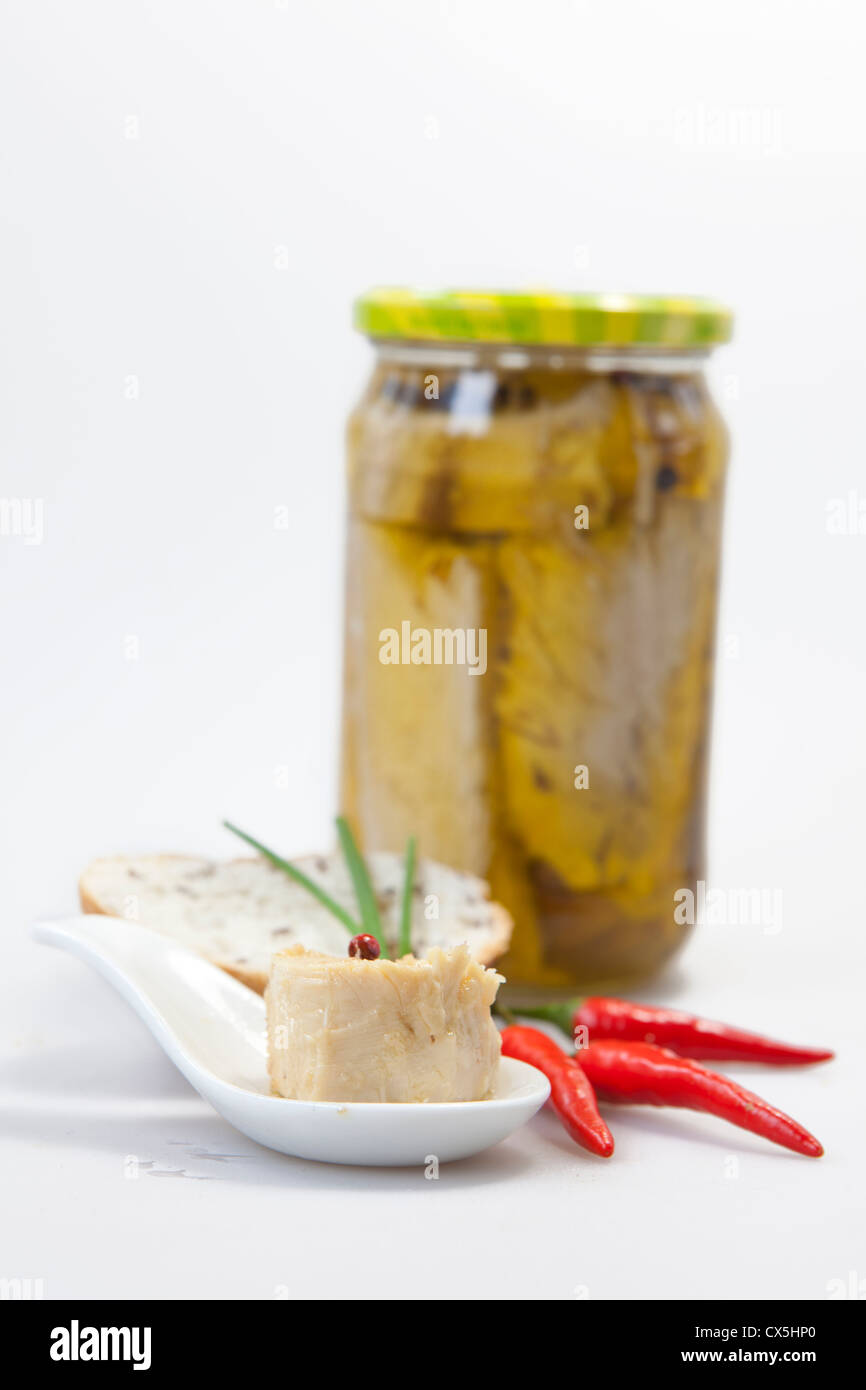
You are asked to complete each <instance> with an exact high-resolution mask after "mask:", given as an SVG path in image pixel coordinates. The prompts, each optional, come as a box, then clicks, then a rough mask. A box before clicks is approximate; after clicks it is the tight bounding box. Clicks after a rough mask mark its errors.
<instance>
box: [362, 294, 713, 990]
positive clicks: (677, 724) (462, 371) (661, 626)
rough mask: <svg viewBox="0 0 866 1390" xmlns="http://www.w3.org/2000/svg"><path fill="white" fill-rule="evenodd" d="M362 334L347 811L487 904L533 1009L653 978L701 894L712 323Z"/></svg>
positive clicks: (602, 312)
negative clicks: (504, 925) (364, 365)
mask: <svg viewBox="0 0 866 1390" xmlns="http://www.w3.org/2000/svg"><path fill="white" fill-rule="evenodd" d="M356 323H357V325H358V326H359V327H360V328H361V329H362V330H363V331H366V332H367V333H368V334H369V335H370V336H371V338H372V339H373V340H374V342H375V346H376V353H377V356H376V363H375V366H374V369H373V374H372V378H371V380H370V383H369V386H368V387H367V390H366V392H365V393H364V396H363V398H362V400H361V402H360V404H359V405H358V407H357V408H356V409H355V411H354V413H353V414H352V416H351V419H350V423H349V432H348V456H349V532H348V583H347V613H346V645H345V690H344V726H343V759H342V803H343V809H344V811H345V812H346V814H348V815H349V816H350V817H351V819H352V821H353V823H354V825H355V827H356V830H357V831H358V833H359V835H360V838H361V841H362V843H363V844H364V845H365V846H366V847H367V848H369V849H391V850H400V849H401V848H402V847H403V846H404V845H405V843H406V839H407V836H408V835H409V834H414V835H416V836H417V837H418V849H419V853H420V854H422V855H424V856H426V857H428V858H431V859H437V860H440V861H442V862H444V863H447V864H450V865H452V866H454V867H455V868H459V869H464V870H468V871H471V872H472V873H475V874H478V875H480V876H481V877H483V878H486V879H487V880H488V882H489V883H490V886H491V891H492V894H493V896H494V898H496V899H497V900H499V901H500V902H502V903H503V904H504V905H505V906H506V907H507V908H508V910H509V911H510V912H511V914H512V916H513V918H514V924H515V926H514V934H513V938H512V944H511V948H510V950H509V952H508V954H507V956H506V957H505V958H504V959H503V961H502V962H501V969H502V971H503V973H504V974H505V975H506V976H507V978H508V981H509V984H510V985H511V986H518V987H519V992H521V993H523V994H524V995H527V994H530V995H531V993H532V991H533V990H538V989H541V990H543V991H544V992H546V993H551V992H555V991H567V990H572V989H573V988H574V986H581V987H587V986H594V987H598V986H602V985H604V986H608V987H610V986H611V985H621V984H623V983H625V982H628V981H630V980H633V979H636V978H640V977H642V976H645V975H647V974H649V973H650V972H652V971H653V970H655V969H656V968H657V967H658V966H660V965H661V963H662V962H663V961H665V960H666V959H667V958H668V957H669V956H670V955H671V954H672V952H674V951H675V950H676V949H677V947H678V946H679V945H680V944H681V942H682V941H683V938H684V936H685V935H686V933H687V931H688V924H687V922H685V921H682V920H680V919H681V918H682V917H684V916H687V915H688V914H686V913H684V912H682V911H681V910H679V911H678V910H677V908H678V904H679V903H681V902H682V901H683V899H682V897H681V896H675V895H678V893H679V890H681V889H684V888H691V890H692V891H693V892H694V891H695V885H696V881H697V880H698V879H699V878H703V877H704V876H705V870H704V825H705V806H706V785H707V749H708V737H709V720H710V705H711V694H712V684H713V649H714V627H715V615H716V595H717V585H718V569H719V551H720V539H721V524H722V497H723V485H724V475H725V468H726V460H727V435H726V431H725V428H724V425H723V423H722V420H721V417H720V415H719V413H718V411H717V409H716V407H715V405H714V404H713V402H712V399H711V397H710V395H709V392H708V389H707V385H706V382H705V380H704V375H703V370H702V369H703V361H704V358H705V357H706V355H707V352H708V350H709V348H710V346H711V345H712V344H713V343H716V342H721V341H725V340H726V339H727V337H728V336H729V334H730V316H729V315H728V314H727V312H726V311H725V310H723V309H722V308H720V307H719V306H715V305H713V304H710V303H708V302H706V301H683V300H650V299H635V298H626V297H622V296H617V297H612V296H580V297H578V296H546V297H544V298H539V297H538V296H530V295H507V294H506V295H483V294H468V293H449V294H443V295H423V294H416V293H412V292H409V291H378V292H374V293H372V294H370V295H368V296H366V297H365V298H363V299H362V300H360V301H359V303H358V305H357V306H356Z"/></svg>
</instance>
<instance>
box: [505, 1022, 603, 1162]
mask: <svg viewBox="0 0 866 1390" xmlns="http://www.w3.org/2000/svg"><path fill="white" fill-rule="evenodd" d="M501 1036H502V1051H503V1053H504V1055H505V1056H506V1057H516V1058H517V1060H518V1062H528V1063H529V1064H530V1066H533V1067H537V1068H538V1070H539V1071H542V1072H544V1075H545V1076H546V1077H547V1079H548V1081H549V1082H550V1103H551V1105H552V1106H553V1108H554V1110H555V1111H556V1113H557V1115H558V1116H559V1118H560V1119H561V1120H562V1123H563V1124H564V1125H565V1128H566V1129H567V1130H568V1132H569V1134H570V1135H571V1137H572V1139H574V1140H576V1141H577V1143H578V1144H581V1145H582V1146H583V1147H584V1148H585V1149H589V1151H590V1153H594V1154H599V1155H600V1157H602V1158H610V1156H611V1154H612V1153H613V1135H612V1134H611V1132H610V1130H609V1129H608V1127H607V1125H606V1124H605V1122H604V1120H603V1119H602V1118H601V1116H600V1115H599V1113H598V1106H597V1105H596V1101H595V1092H594V1091H593V1089H592V1085H591V1084H590V1082H589V1081H588V1080H587V1078H586V1074H585V1073H584V1071H583V1068H582V1067H581V1065H580V1063H579V1062H578V1061H577V1060H576V1058H574V1057H570V1056H569V1055H568V1053H566V1052H563V1050H562V1048H561V1047H560V1046H559V1044H558V1043H555V1042H554V1041H553V1039H552V1038H549V1037H548V1036H547V1034H546V1033H542V1032H541V1031H540V1029H538V1028H523V1027H520V1026H519V1025H516V1024H514V1025H511V1026H510V1027H508V1028H503V1030H502V1035H501Z"/></svg>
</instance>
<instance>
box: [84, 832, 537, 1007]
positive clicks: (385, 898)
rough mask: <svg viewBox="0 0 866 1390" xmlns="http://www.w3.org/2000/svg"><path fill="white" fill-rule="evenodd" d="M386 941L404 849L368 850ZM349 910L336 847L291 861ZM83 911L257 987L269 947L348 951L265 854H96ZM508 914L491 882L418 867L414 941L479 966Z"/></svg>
mask: <svg viewBox="0 0 866 1390" xmlns="http://www.w3.org/2000/svg"><path fill="white" fill-rule="evenodd" d="M365 858H366V863H367V867H368V869H369V872H370V877H371V879H372V882H373V886H374V888H375V890H376V896H377V899H378V902H379V911H380V915H381V918H382V924H383V927H384V931H385V936H386V938H387V941H388V947H389V950H390V952H391V954H392V955H393V954H394V951H395V948H396V944H397V934H398V929H399V919H400V906H401V897H402V893H403V874H404V861H403V856H402V855H400V854H385V853H374V854H368V855H366V856H365ZM294 862H295V863H296V864H297V866H298V868H299V869H302V870H303V872H304V873H305V874H306V875H307V877H308V878H311V879H313V880H314V881H315V882H317V883H320V884H321V886H322V887H323V888H324V889H326V891H327V892H328V893H329V894H330V895H331V897H333V898H335V899H336V900H337V901H338V902H339V903H340V904H341V905H342V906H343V907H345V908H346V909H347V910H348V911H349V912H350V913H352V915H353V916H354V917H355V918H356V919H357V918H358V908H357V903H356V900H355V893H354V889H353V887H352V881H351V878H350V877H349V871H348V869H347V868H346V865H345V863H344V861H343V858H342V856H341V855H340V854H338V853H334V854H330V855H307V856H305V857H304V858H300V859H296V860H295V861H294ZM78 891H79V896H80V898H81V906H82V908H83V909H84V911H85V912H99V913H103V914H104V915H106V916H109V917H125V918H126V919H127V920H129V921H134V922H140V923H141V924H142V926H145V927H152V928H153V929H154V931H158V932H161V933H162V934H163V935H164V936H171V937H173V938H174V939H175V940H176V941H179V942H180V943H181V944H182V945H184V946H188V947H189V948H190V949H191V950H194V951H198V952H199V953H200V954H201V955H203V956H206V957H207V959H208V960H210V961H213V963H214V964H215V965H219V966H221V967H222V969H223V970H227V971H228V972H229V974H230V975H234V976H235V978H236V979H238V980H242V981H243V983H244V984H245V985H249V986H250V988H251V989H254V990H257V991H258V992H259V994H262V993H263V992H264V988H265V985H266V984H267V982H268V971H269V969H270V962H271V956H272V954H273V953H274V952H275V951H282V950H285V949H286V947H287V946H293V945H295V944H298V945H301V946H306V947H307V948H308V949H310V950H314V951H321V952H324V953H325V954H326V955H333V956H342V955H344V954H345V953H346V948H347V946H348V942H349V933H348V931H347V930H346V928H345V927H344V926H343V924H342V923H341V922H339V921H338V920H337V918H336V917H334V916H332V914H331V913H330V912H329V911H328V910H327V908H324V907H322V906H321V905H320V904H319V903H318V902H317V901H316V899H315V898H314V897H312V895H311V894H310V893H308V892H307V891H306V889H304V888H302V887H301V886H300V884H297V883H295V882H294V881H293V880H292V879H290V878H289V877H288V875H287V874H285V873H283V872H282V871H281V870H280V869H277V868H275V867H274V866H273V865H271V864H269V863H268V861H267V860H266V859H232V860H210V859H193V858H185V857H182V856H177V855H167V854H154V855H142V856H140V857H125V858H116V859H94V861H93V863H91V864H88V866H87V868H86V869H85V870H84V873H83V874H82V875H81V878H80V880H79V884H78ZM511 928H512V921H511V917H510V916H509V914H508V913H507V912H506V911H505V908H504V907H500V905H499V904H498V903H494V902H491V901H490V896H489V889H488V886H487V884H486V883H485V882H484V881H483V879H480V878H474V877H473V876H472V875H471V874H464V873H458V872H457V871H456V870H455V869H449V868H447V867H446V866H445V865H444V864H436V863H434V862H433V861H432V860H419V862H418V864H417V865H416V869H415V885H414V892H413V905H412V949H413V951H414V953H415V954H416V955H418V956H421V955H424V954H425V952H427V951H428V950H429V949H430V948H431V947H432V946H442V947H444V948H446V949H447V948H449V947H452V946H457V945H459V944H460V943H461V942H462V943H465V945H466V946H468V948H469V951H470V954H471V955H472V956H473V957H474V958H475V960H477V961H479V962H480V963H481V964H482V965H491V964H492V963H493V962H494V961H495V960H497V959H498V957H499V956H501V955H502V953H503V952H504V951H505V950H506V949H507V947H508V943H509V941H510V939H511Z"/></svg>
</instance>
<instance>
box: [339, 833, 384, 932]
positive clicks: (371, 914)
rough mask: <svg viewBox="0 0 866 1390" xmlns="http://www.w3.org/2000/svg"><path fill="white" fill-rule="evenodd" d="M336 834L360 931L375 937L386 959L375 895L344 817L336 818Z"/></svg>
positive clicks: (365, 866) (365, 867)
mask: <svg viewBox="0 0 866 1390" xmlns="http://www.w3.org/2000/svg"><path fill="white" fill-rule="evenodd" d="M337 834H338V835H339V837H340V845H341V846H342V850H343V856H344V858H345V860H346V864H347V865H348V868H349V873H350V874H351V875H352V883H353V884H354V885H355V897H356V898H357V899H358V907H359V909H360V912H361V923H362V928H361V929H362V931H365V932H367V934H368V935H369V936H375V938H376V940H377V941H378V943H379V951H380V953H381V956H382V959H383V960H385V959H387V956H388V946H387V943H386V941H385V933H384V932H383V930H382V923H381V920H380V918H379V908H378V906H377V904H376V894H375V893H374V892H373V885H372V883H371V882H370V875H369V873H368V872H367V865H366V864H365V863H364V860H363V858H362V856H361V851H360V850H359V849H358V846H357V845H356V843H355V837H354V835H353V834H352V831H351V828H350V826H349V822H348V821H347V820H346V818H345V816H338V817H337Z"/></svg>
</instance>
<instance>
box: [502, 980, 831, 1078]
mask: <svg viewBox="0 0 866 1390" xmlns="http://www.w3.org/2000/svg"><path fill="white" fill-rule="evenodd" d="M521 1013H525V1014H527V1015H528V1016H529V1017H530V1018H546V1019H547V1020H548V1021H549V1022H551V1023H555V1024H557V1025H558V1027H560V1028H562V1030H563V1031H564V1032H566V1033H568V1034H569V1036H570V1037H573V1036H574V1034H575V1032H576V1031H577V1029H579V1028H585V1029H586V1032H587V1035H588V1037H589V1041H590V1042H596V1041H597V1040H598V1039H599V1038H620V1039H621V1040H623V1041H627V1042H647V1043H655V1044H656V1045H657V1046H658V1047H667V1048H669V1049H670V1051H671V1052H676V1053H678V1054H679V1055H680V1056H681V1057H701V1058H703V1059H704V1060H705V1061H714V1062H769V1063H772V1064H774V1065H775V1066H792V1065H794V1064H796V1063H805V1062H826V1061H828V1060H829V1059H830V1058H831V1057H832V1056H833V1053H832V1052H831V1051H830V1050H829V1048H825V1047H797V1046H795V1045H794V1044H792V1043H783V1042H776V1041H775V1040H774V1039H773V1038H764V1037H761V1036H760V1034H758V1033H747V1032H746V1031H745V1030H744V1029H742V1028H733V1027H731V1025H730V1024H727V1023H716V1022H715V1021H714V1020H712V1019H709V1018H699V1017H698V1016H697V1015H696V1014H689V1013H684V1012H683V1011H682V1010H680V1009H659V1008H654V1007H653V1006H652V1005H650V1004H633V1003H631V1002H629V1000H627V999H606V998H602V997H600V996H592V997H590V998H588V999H574V1000H571V1001H570V1002H567V1003H565V1004H545V1005H542V1006H541V1007H540V1008H537V1009H525V1010H524V1009H522V1010H521Z"/></svg>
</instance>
